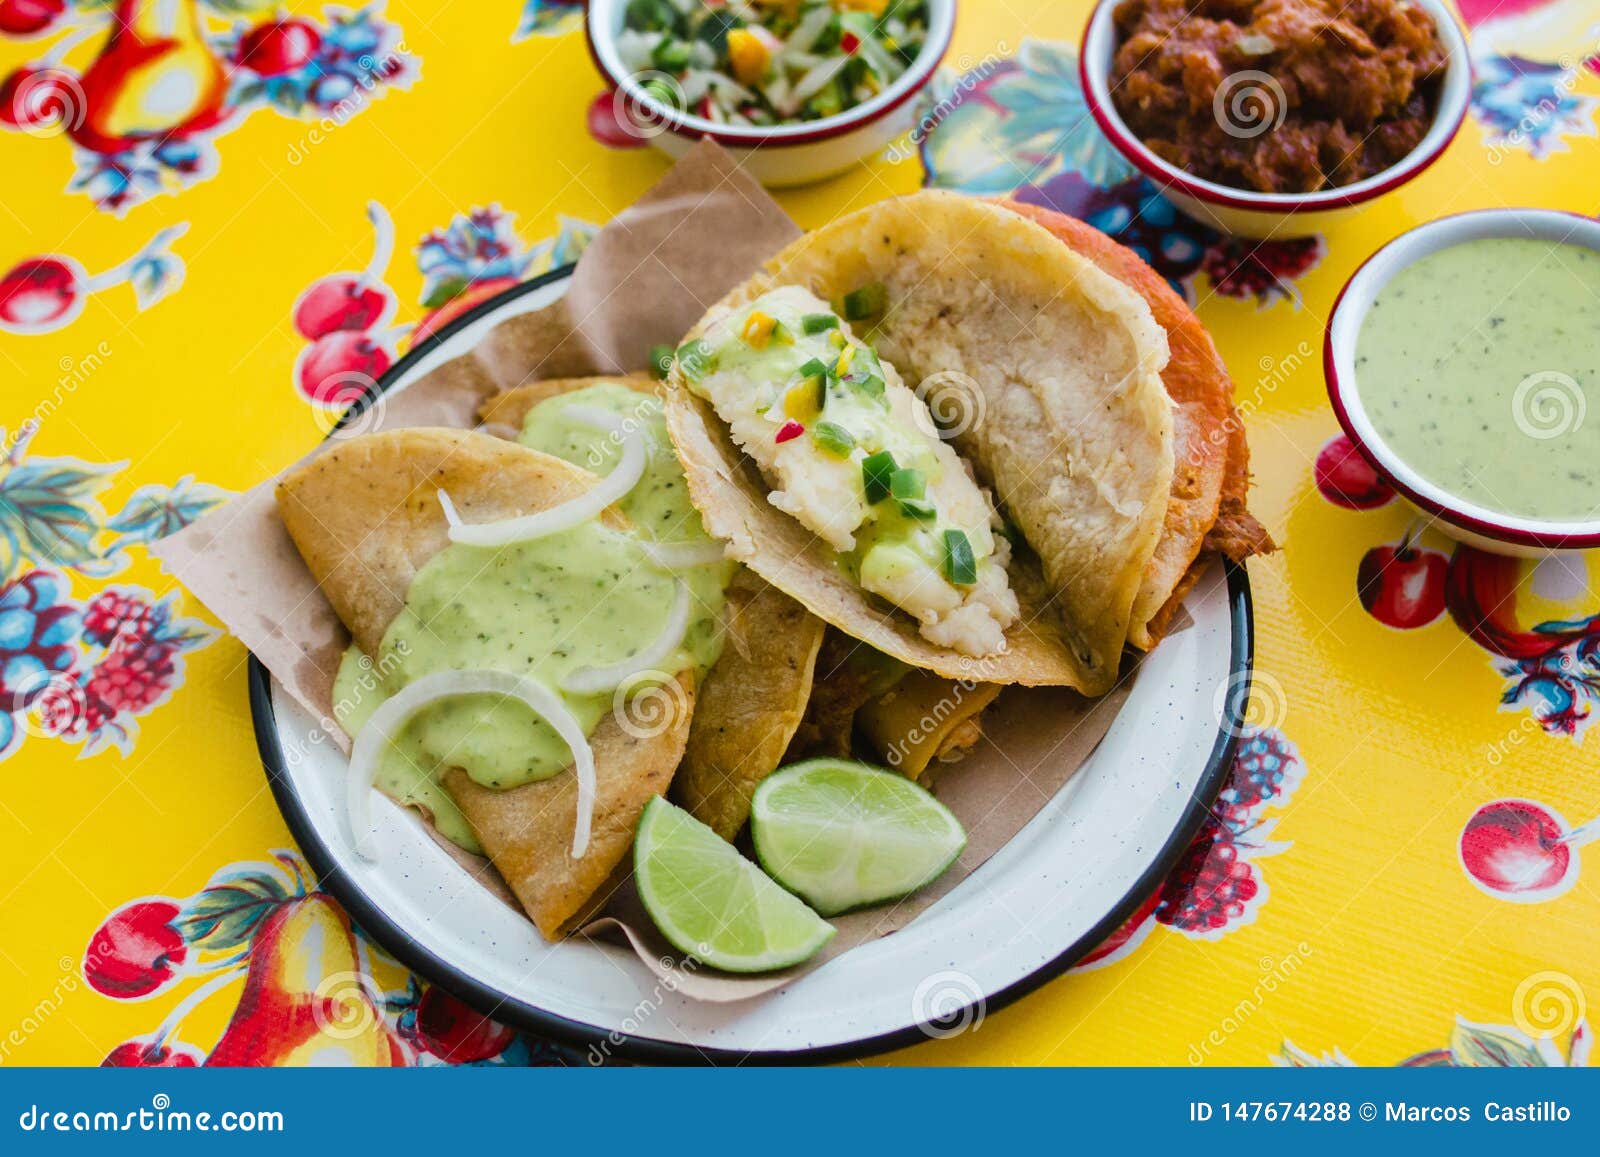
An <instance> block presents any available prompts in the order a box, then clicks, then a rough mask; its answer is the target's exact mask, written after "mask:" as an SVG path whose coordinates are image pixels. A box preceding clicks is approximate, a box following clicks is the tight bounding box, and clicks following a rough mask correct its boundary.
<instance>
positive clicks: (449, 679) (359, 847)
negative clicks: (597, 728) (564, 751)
mask: <svg viewBox="0 0 1600 1157" xmlns="http://www.w3.org/2000/svg"><path fill="white" fill-rule="evenodd" d="M456 695H507V696H510V697H511V698H513V699H516V700H518V701H519V702H521V703H523V704H524V705H526V706H527V708H528V710H530V711H532V712H533V713H534V714H535V715H537V716H539V717H540V718H541V719H543V720H544V721H545V722H546V723H548V724H549V725H550V726H551V728H553V729H554V730H555V733H556V734H557V735H559V736H561V738H562V740H563V741H564V742H565V743H566V745H567V746H568V747H570V748H571V749H572V760H573V769H574V771H576V773H577V776H578V820H577V825H576V827H575V828H574V830H573V833H572V858H573V859H578V858H579V857H581V856H582V855H583V854H584V852H586V851H587V850H588V848H589V832H590V829H591V828H592V827H593V825H594V796H595V773H594V749H593V748H591V747H590V746H589V738H588V736H586V735H585V734H584V733H583V727H582V725H581V724H580V723H579V722H578V720H577V718H576V717H575V716H574V715H573V714H572V712H571V711H569V710H568V709H567V705H566V704H565V703H563V702H562V701H561V696H559V695H557V694H556V693H555V692H554V691H552V690H551V689H550V688H549V687H547V686H545V685H544V684H543V683H541V682H539V680H537V679H535V678H533V677H532V676H530V675H517V674H514V673H512V672H510V671H487V670H472V671H436V672H434V673H433V674H431V675H424V676H423V677H422V678H420V679H418V680H416V681H415V682H412V683H407V684H406V685H405V687H403V688H402V689H401V690H400V691H399V692H398V693H397V694H396V695H394V696H393V697H392V698H390V699H386V700H385V701H384V702H383V703H382V704H381V705H380V706H379V707H378V709H377V710H376V711H374V712H373V713H372V715H371V717H370V718H369V719H368V720H367V722H366V724H365V725H364V726H363V727H362V728H361V732H360V734H359V735H357V736H356V742H355V746H354V748H353V749H352V750H351V752H350V782H349V786H348V791H347V795H346V799H345V807H346V812H347V814H348V815H349V818H350V830H351V833H352V834H353V835H354V837H355V845H356V851H357V852H358V853H359V854H360V856H361V858H362V859H365V860H376V859H377V858H378V853H377V847H376V845H375V844H374V843H373V839H372V818H371V817H372V813H371V804H372V792H373V788H374V786H375V784H376V782H377V777H378V757H379V755H381V754H382V753H383V751H384V750H385V748H387V747H388V744H389V741H390V740H392V739H393V738H394V737H395V736H397V735H399V734H400V731H401V729H402V728H404V727H405V725H406V723H407V722H408V721H409V720H410V718H411V717H412V716H413V715H415V714H416V713H417V712H418V711H420V710H421V709H422V708H424V707H426V706H428V705H429V704H430V703H436V702H438V701H439V700H440V699H448V698H451V697H453V696H456Z"/></svg>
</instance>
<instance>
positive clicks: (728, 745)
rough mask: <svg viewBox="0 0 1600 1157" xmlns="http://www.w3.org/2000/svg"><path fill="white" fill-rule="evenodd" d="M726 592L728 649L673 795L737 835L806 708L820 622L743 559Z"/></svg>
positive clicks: (703, 697) (702, 705) (704, 686)
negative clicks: (751, 804)
mask: <svg viewBox="0 0 1600 1157" xmlns="http://www.w3.org/2000/svg"><path fill="white" fill-rule="evenodd" d="M727 600H728V601H727V610H726V612H725V616H724V622H725V624H726V625H725V630H726V635H725V637H724V639H723V643H722V655H721V657H720V658H718V659H717V662H716V666H714V667H712V668H711V672H710V674H708V675H707V676H706V678H705V681H704V682H703V683H701V685H700V693H699V695H698V696H697V697H696V700H695V712H694V722H693V723H692V724H690V727H689V742H688V746H687V747H686V748H685V750H684V753H683V764H682V765H681V766H680V767H679V769H678V774H677V777H676V778H675V779H674V780H673V782H672V798H673V800H674V801H675V802H676V803H677V804H679V805H680V806H681V807H683V808H684V809H686V810H687V811H688V812H689V813H690V814H691V815H693V816H694V817H695V818H696V819H697V820H699V821H700V822H701V823H703V824H705V825H706V826H708V827H710V828H711V829H712V830H713V831H715V832H716V833H717V835H719V836H721V837H722V838H723V839H725V840H731V839H733V837H734V836H735V835H737V834H738V831H739V829H740V828H742V827H744V822H745V820H746V819H748V818H749V816H750V800H751V797H753V796H754V795H755V792H756V787H757V786H758V785H759V784H760V783H761V781H762V780H763V779H766V778H767V776H769V775H771V774H772V773H773V772H774V771H776V770H777V769H778V765H779V764H781V763H782V762H783V753H784V751H785V749H787V748H788V746H789V740H790V739H791V738H792V737H793V735H794V733H795V729H796V728H797V727H799V726H800V720H801V718H802V717H803V716H804V715H805V711H806V702H807V700H808V699H809V698H810V695H811V676H812V670H813V668H814V666H815V664H816V661H817V648H818V647H819V646H820V645H821V643H822V632H823V623H822V620H821V619H819V618H817V617H816V616H815V615H813V614H811V613H810V612H808V611H807V610H806V609H805V608H804V607H802V606H801V605H800V604H799V603H797V602H795V601H794V600H793V599H791V598H790V597H789V596H788V595H786V594H784V593H783V592H782V591H780V590H778V589H777V588H776V587H773V586H770V585H768V584H767V583H766V582H764V581H762V579H761V578H760V577H758V576H757V575H755V574H753V573H751V572H750V571H748V570H746V569H744V568H742V567H741V568H740V570H739V572H738V574H736V575H735V576H734V579H733V582H732V583H731V584H729V586H728V591H727Z"/></svg>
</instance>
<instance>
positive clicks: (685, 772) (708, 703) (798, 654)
mask: <svg viewBox="0 0 1600 1157" xmlns="http://www.w3.org/2000/svg"><path fill="white" fill-rule="evenodd" d="M599 382H615V383H616V384H618V385H623V386H627V387H629V388H630V389H634V390H638V391H640V392H641V393H647V394H648V393H657V392H659V391H660V390H661V389H662V385H661V383H660V382H657V381H655V380H654V379H652V378H649V377H645V376H643V375H640V374H632V375H628V376H626V377H611V378H560V379H554V380H551V381H543V382H531V383H529V384H528V385H525V386H518V387H516V388H515V389H512V390H507V391H505V392H504V393H501V394H496V395H495V396H494V397H492V398H490V399H489V400H488V401H487V402H485V403H484V404H483V407H482V409H481V410H480V411H479V416H480V418H481V419H482V421H483V422H484V424H485V425H490V424H495V425H503V426H508V427H512V428H514V429H516V430H521V429H522V425H523V423H524V422H525V421H526V419H527V416H528V411H529V410H531V409H532V408H533V407H534V406H536V405H538V404H539V403H540V402H543V401H544V400H546V399H547V398H552V397H557V396H559V395H561V394H567V393H572V392H573V391H574V390H581V389H583V388H584V387H586V386H591V385H595V384H597V383H599ZM724 622H725V629H726V632H727V634H726V637H725V638H724V640H723V647H722V654H721V656H720V657H719V658H718V659H717V662H716V664H715V665H714V666H713V667H712V668H711V670H710V671H708V672H707V673H706V675H705V677H704V678H703V679H702V680H701V681H700V686H699V689H698V692H697V694H696V696H695V710H694V714H693V718H692V719H691V720H690V722H689V738H688V743H687V746H686V748H685V750H684V755H683V763H682V765H681V766H680V767H679V769H678V774H677V776H676V777H675V779H674V780H673V792H672V795H673V799H674V800H675V801H676V802H677V803H679V804H680V805H681V806H683V807H684V808H686V809H687V810H688V811H689V813H690V814H692V815H693V816H694V817H695V818H696V819H698V820H699V821H700V822H701V823H703V824H706V825H707V826H708V827H710V828H712V829H713V830H714V831H716V833H717V834H718V835H720V836H722V837H723V838H724V839H732V838H733V837H734V835H736V834H737V833H738V831H739V829H740V828H742V827H743V826H744V822H745V820H746V819H747V818H748V817H749V814H750V799H751V797H752V796H753V795H754V794H755V790H756V786H757V785H758V784H759V783H760V782H761V781H762V780H763V779H765V778H766V777H767V776H769V775H771V774H772V773H773V772H774V771H776V770H777V769H778V765H779V764H780V763H782V762H783V753H784V750H785V749H786V748H787V747H788V745H789V740H790V739H791V738H792V737H793V735H794V732H795V728H796V727H798V726H799V725H800V719H801V717H802V716H803V715H804V713H805V710H806V701H807V699H808V697H809V696H810V694H811V673H812V667H813V664H814V663H815V662H816V657H817V647H818V645H819V644H820V643H821V640H822V631H823V623H822V620H821V619H818V618H817V617H816V616H815V615H812V614H811V613H809V612H808V611H807V610H806V609H805V608H804V607H802V606H801V605H800V604H799V603H797V602H795V601H794V600H793V599H791V598H790V597H789V596H788V595H785V594H784V593H783V592H782V591H779V590H777V589H776V588H775V587H772V586H770V585H768V584H767V583H766V582H764V581H762V580H761V579H760V578H759V577H758V576H756V575H755V574H753V573H752V572H750V571H749V570H746V569H745V568H744V567H740V568H739V571H738V573H737V574H736V575H735V576H734V578H733V580H732V582H731V583H730V584H729V586H728V589H727V605H726V610H725V612H724Z"/></svg>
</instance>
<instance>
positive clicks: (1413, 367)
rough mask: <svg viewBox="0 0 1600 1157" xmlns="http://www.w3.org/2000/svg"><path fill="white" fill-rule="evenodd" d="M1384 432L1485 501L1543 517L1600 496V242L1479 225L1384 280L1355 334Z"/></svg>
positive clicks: (1363, 385)
mask: <svg viewBox="0 0 1600 1157" xmlns="http://www.w3.org/2000/svg"><path fill="white" fill-rule="evenodd" d="M1356 389H1357V391H1358V392H1359V394H1360V396H1361V400H1362V403H1363V405H1364V407H1365V409H1366V411H1367V414H1368V415H1369V416H1370V417H1371V419H1372V422H1373V425H1374V426H1375V427H1376V429H1377V431H1378V434H1379V435H1380V436H1381V437H1382V438H1383V440H1384V441H1385V442H1386V443H1387V444H1388V445H1389V446H1390V448H1391V449H1393V450H1394V452H1395V453H1396V454H1398V455H1399V456H1400V457H1401V458H1403V459H1405V461H1406V462H1407V463H1409V464H1410V465H1411V466H1412V468H1413V469H1415V470H1416V471H1417V472H1418V473H1420V474H1421V475H1422V476H1423V477H1425V478H1427V479H1428V480H1429V481H1430V482H1433V483H1434V484H1435V485H1437V486H1439V487H1441V488H1442V489H1444V490H1447V491H1449V492H1450V493H1451V494H1454V495H1457V496H1459V497H1461V498H1464V499H1466V500H1468V501H1470V502H1473V503H1475V504H1477V505H1479V506H1483V507H1486V508H1488V509H1490V510H1495V511H1500V512H1502V513H1506V514H1515V515H1521V516H1523V517H1526V518H1535V519H1546V520H1551V521H1564V520H1578V519H1585V518H1592V517H1594V515H1595V512H1596V510H1597V509H1600V413H1595V414H1587V415H1586V414H1585V409H1586V408H1587V403H1588V401H1589V400H1590V399H1593V400H1595V401H1596V402H1597V403H1600V254H1596V253H1595V252H1593V251H1592V250H1589V249H1584V248H1581V247H1579V246H1576V245H1559V244H1558V245H1552V244H1550V243H1548V242H1544V241H1534V240H1528V239H1521V238H1485V239H1482V240H1477V241H1468V242H1465V243H1463V244H1461V245H1456V246H1452V247H1451V248H1449V249H1443V250H1440V251H1439V252H1437V253H1433V254H1430V255H1429V256H1427V257H1424V258H1422V259H1421V260H1419V261H1417V262H1415V263H1413V264H1412V265H1409V266H1407V267H1406V268H1404V269H1402V270H1401V271H1400V272H1399V273H1398V274H1396V275H1395V277H1394V278H1393V279H1392V280H1391V281H1390V282H1389V284H1388V285H1387V286H1385V287H1384V289H1383V291H1382V292H1381V293H1380V294H1379V295H1378V297H1377V299H1376V300H1375V301H1374V302H1373V305H1372V309H1371V311H1370V312H1369V313H1368V314H1367V317H1366V320H1365V321H1364V322H1363V323H1362V326H1361V332H1360V335H1359V336H1358V338H1357V341H1356Z"/></svg>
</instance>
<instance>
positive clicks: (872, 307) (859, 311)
mask: <svg viewBox="0 0 1600 1157" xmlns="http://www.w3.org/2000/svg"><path fill="white" fill-rule="evenodd" d="M843 304H844V309H843V311H842V312H843V313H844V316H845V319H846V320H848V321H865V320H866V319H867V318H869V317H877V316H878V314H880V313H882V312H883V311H884V309H885V308H887V306H888V304H889V291H888V290H886V289H885V288H884V287H883V282H881V281H874V282H873V283H872V284H871V285H863V286H862V287H861V288H860V289H856V290H852V291H851V292H849V293H847V294H845V295H844V303H843Z"/></svg>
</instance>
